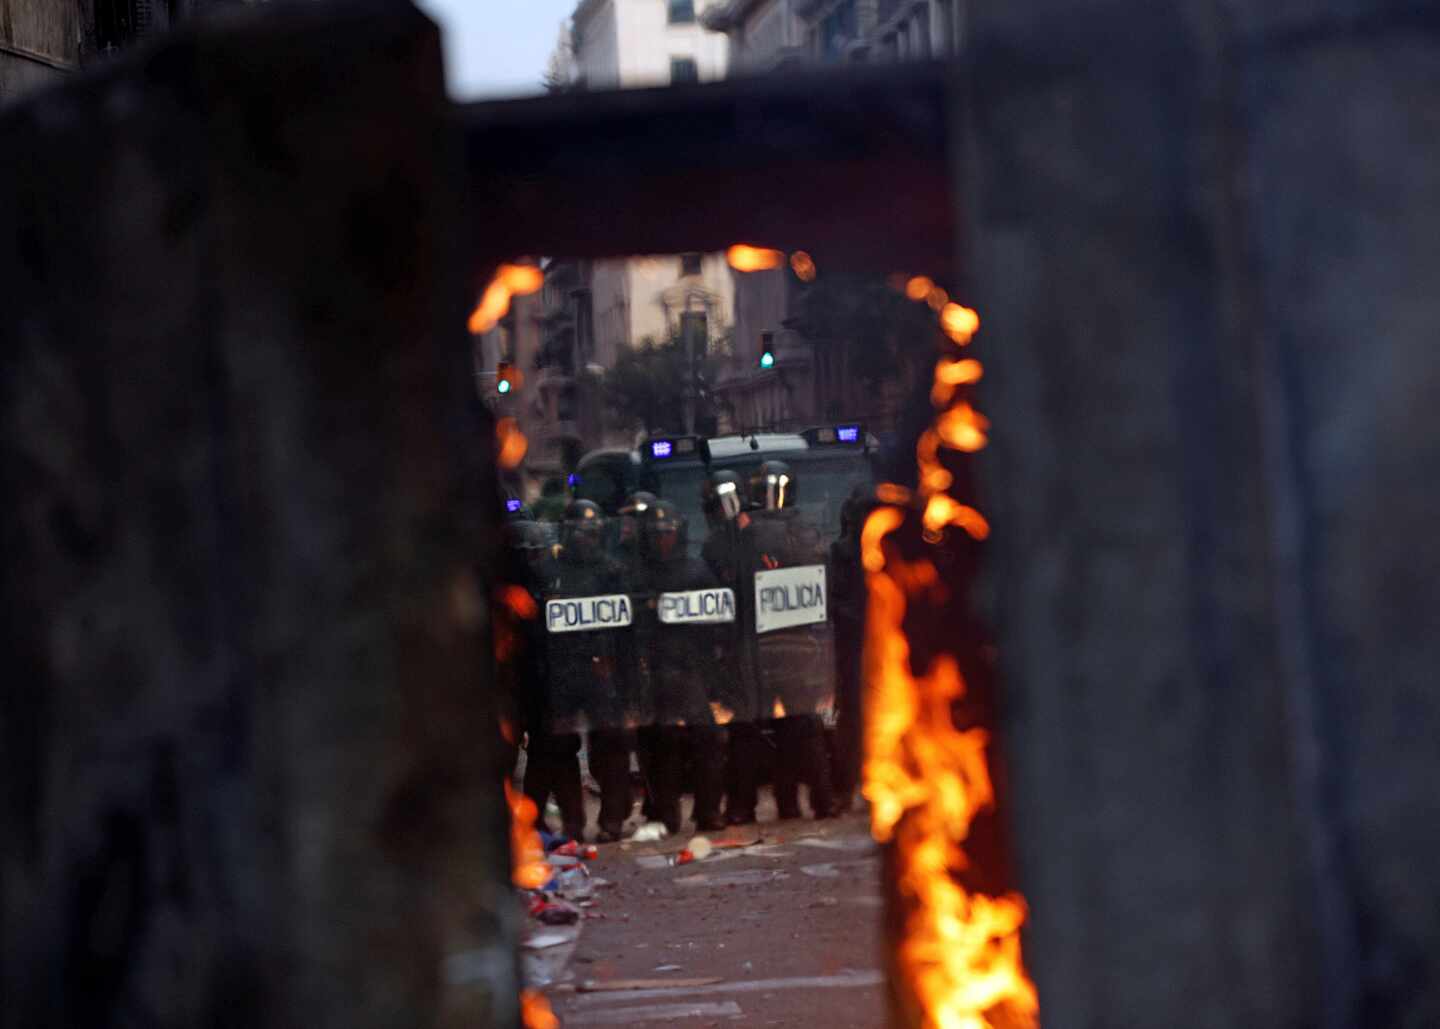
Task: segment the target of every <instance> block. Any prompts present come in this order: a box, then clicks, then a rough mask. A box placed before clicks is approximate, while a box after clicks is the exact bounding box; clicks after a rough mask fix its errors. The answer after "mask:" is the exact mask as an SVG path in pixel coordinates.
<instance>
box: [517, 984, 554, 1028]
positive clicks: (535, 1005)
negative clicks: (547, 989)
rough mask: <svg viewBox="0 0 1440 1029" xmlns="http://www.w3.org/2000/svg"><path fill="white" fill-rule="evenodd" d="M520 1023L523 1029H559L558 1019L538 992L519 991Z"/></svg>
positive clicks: (548, 1003) (543, 996)
mask: <svg viewBox="0 0 1440 1029" xmlns="http://www.w3.org/2000/svg"><path fill="white" fill-rule="evenodd" d="M520 1021H521V1024H522V1025H524V1026H525V1029H560V1019H558V1018H556V1017H555V1012H553V1011H551V1010H550V1002H549V1001H548V1000H546V999H545V995H544V994H542V993H541V992H540V991H539V990H521V991H520Z"/></svg>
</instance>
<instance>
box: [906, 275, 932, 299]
mask: <svg viewBox="0 0 1440 1029" xmlns="http://www.w3.org/2000/svg"><path fill="white" fill-rule="evenodd" d="M934 288H935V281H934V280H933V279H931V278H930V277H929V276H928V275H915V276H912V277H911V278H910V279H908V280H906V282H905V295H906V296H907V297H909V298H910V299H911V300H917V301H918V300H924V299H925V298H926V297H928V296H929V295H930V291H931V290H933V289H934Z"/></svg>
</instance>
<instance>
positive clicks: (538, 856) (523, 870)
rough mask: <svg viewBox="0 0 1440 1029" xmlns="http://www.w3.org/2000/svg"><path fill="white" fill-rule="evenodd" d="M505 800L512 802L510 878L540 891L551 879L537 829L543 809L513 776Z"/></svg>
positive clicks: (523, 885) (506, 782) (508, 802)
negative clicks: (519, 785) (538, 808)
mask: <svg viewBox="0 0 1440 1029" xmlns="http://www.w3.org/2000/svg"><path fill="white" fill-rule="evenodd" d="M505 802H506V803H507V804H509V805H510V861H511V865H510V879H511V881H512V882H514V883H515V885H516V886H518V887H520V888H521V889H522V890H538V889H539V888H540V887H542V886H544V885H545V883H546V882H547V881H548V880H549V878H550V866H549V865H548V864H547V863H546V861H545V846H544V844H542V843H541V842H540V834H539V833H538V832H536V831H535V820H536V819H537V818H538V817H539V815H540V812H539V811H538V810H537V809H536V807H535V802H534V801H533V800H531V799H530V798H529V797H527V796H525V794H523V793H521V792H520V791H519V790H517V789H516V788H515V787H514V785H512V784H511V782H510V780H509V779H506V780H505Z"/></svg>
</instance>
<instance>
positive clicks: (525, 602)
mask: <svg viewBox="0 0 1440 1029" xmlns="http://www.w3.org/2000/svg"><path fill="white" fill-rule="evenodd" d="M500 603H502V604H504V605H505V609H506V610H507V611H509V612H510V613H511V614H513V615H514V616H515V617H516V618H525V619H530V618H534V617H535V616H536V615H538V614H539V613H540V608H539V607H538V606H537V605H536V603H535V598H534V597H532V596H531V595H530V591H529V590H527V589H526V588H525V587H524V586H516V585H515V584H513V583H512V584H510V585H509V586H506V587H505V588H504V589H502V590H501V591H500Z"/></svg>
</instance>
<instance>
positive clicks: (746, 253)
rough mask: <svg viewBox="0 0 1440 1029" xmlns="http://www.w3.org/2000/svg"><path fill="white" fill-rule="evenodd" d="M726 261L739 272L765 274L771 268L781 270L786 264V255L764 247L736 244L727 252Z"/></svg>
mask: <svg viewBox="0 0 1440 1029" xmlns="http://www.w3.org/2000/svg"><path fill="white" fill-rule="evenodd" d="M725 260H726V261H727V262H729V264H730V267H731V268H734V269H735V270H736V271H737V272H763V271H768V270H769V269H771V268H779V267H780V266H781V265H782V264H784V263H785V255H784V254H783V253H781V252H780V251H779V250H767V249H765V248H764V247H752V246H748V245H747V244H745V243H736V244H735V245H734V246H733V247H731V248H730V249H729V250H727V251H725Z"/></svg>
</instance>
